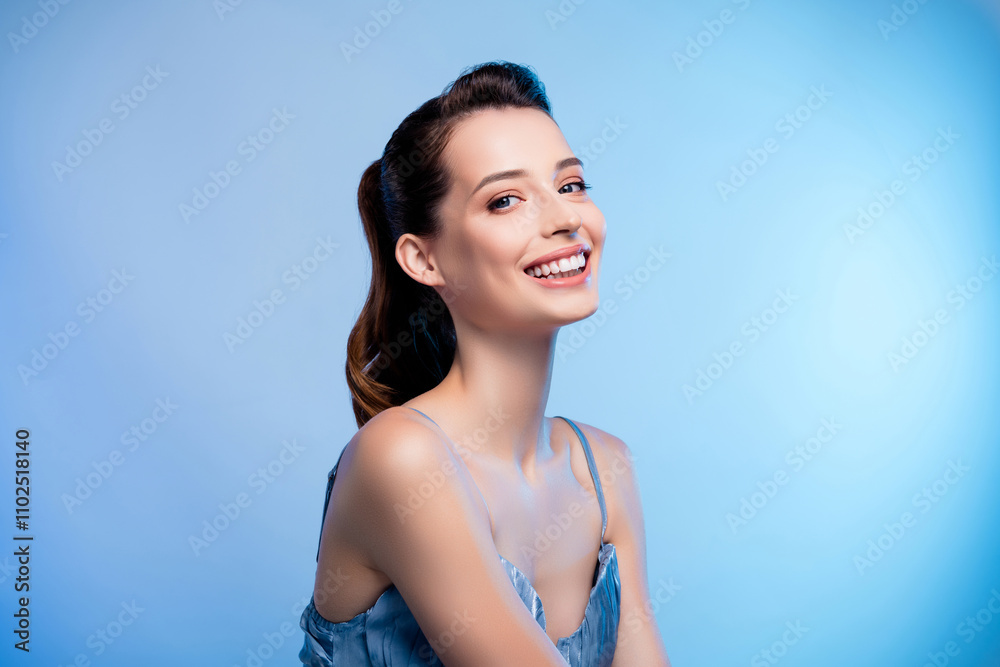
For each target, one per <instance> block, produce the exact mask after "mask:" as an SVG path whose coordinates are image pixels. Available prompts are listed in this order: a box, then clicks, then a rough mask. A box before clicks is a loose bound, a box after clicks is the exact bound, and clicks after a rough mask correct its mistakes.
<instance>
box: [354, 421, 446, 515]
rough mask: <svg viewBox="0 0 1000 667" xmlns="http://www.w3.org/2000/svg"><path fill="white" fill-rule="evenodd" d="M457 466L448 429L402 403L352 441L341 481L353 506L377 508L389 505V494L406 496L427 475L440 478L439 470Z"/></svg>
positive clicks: (372, 509)
mask: <svg viewBox="0 0 1000 667" xmlns="http://www.w3.org/2000/svg"><path fill="white" fill-rule="evenodd" d="M454 470H455V456H454V453H453V452H452V450H451V448H450V447H449V446H448V444H447V442H446V441H445V439H444V438H443V437H442V435H441V434H440V433H438V432H437V431H436V430H435V429H433V428H431V427H430V426H429V425H428V424H427V423H426V422H425V421H424V420H422V419H420V418H419V416H418V415H417V414H416V413H415V412H414V411H412V410H407V409H405V408H402V407H398V406H397V407H392V408H389V409H387V410H383V411H382V412H380V413H379V414H377V415H375V416H374V417H372V418H371V419H370V420H369V421H368V422H367V423H365V425H364V426H362V427H361V429H360V430H358V432H357V433H356V434H355V435H354V437H353V438H352V439H351V441H350V442H349V443H348V444H347V448H346V451H345V452H344V457H343V460H342V461H341V464H340V467H339V468H338V471H337V484H336V486H340V487H341V489H340V494H341V496H342V497H344V498H345V500H346V499H348V498H349V499H350V500H349V501H347V502H349V503H350V505H351V506H356V507H359V508H365V509H367V510H368V511H375V510H377V509H379V508H380V507H382V509H385V508H384V507H383V506H384V504H385V503H384V500H385V499H395V500H397V501H399V500H401V499H405V495H406V494H405V490H407V489H413V488H417V487H418V486H419V485H420V483H421V482H426V481H427V478H426V475H430V476H431V478H433V479H434V480H435V481H439V480H440V478H438V477H435V476H434V474H433V473H434V471H442V472H444V473H448V472H450V471H454ZM401 491H402V493H401ZM341 502H345V501H341ZM404 508H405V506H404ZM397 509H398V508H397ZM377 518H384V517H377Z"/></svg>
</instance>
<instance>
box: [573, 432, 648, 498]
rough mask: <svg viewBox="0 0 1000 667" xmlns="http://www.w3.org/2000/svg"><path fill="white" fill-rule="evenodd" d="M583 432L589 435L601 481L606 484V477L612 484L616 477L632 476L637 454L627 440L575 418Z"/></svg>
mask: <svg viewBox="0 0 1000 667" xmlns="http://www.w3.org/2000/svg"><path fill="white" fill-rule="evenodd" d="M573 423H575V424H576V425H577V426H579V427H580V430H581V431H583V434H584V435H585V436H587V442H588V443H589V444H590V450H591V451H592V452H593V453H594V462H595V463H596V464H597V469H598V471H599V472H600V473H601V483H602V485H605V478H607V479H609V480H610V481H611V482H612V484H613V483H614V481H615V479H614V478H615V477H621V476H627V477H629V478H630V480H628V481H631V477H632V468H633V464H634V462H635V455H634V454H633V453H632V450H631V449H630V448H629V446H628V445H627V444H625V441H624V440H622V439H621V438H619V437H618V436H616V435H612V434H611V433H608V432H607V431H604V430H602V429H599V428H597V427H596V426H591V425H590V424H585V423H583V422H580V421H577V420H575V419H574V420H573Z"/></svg>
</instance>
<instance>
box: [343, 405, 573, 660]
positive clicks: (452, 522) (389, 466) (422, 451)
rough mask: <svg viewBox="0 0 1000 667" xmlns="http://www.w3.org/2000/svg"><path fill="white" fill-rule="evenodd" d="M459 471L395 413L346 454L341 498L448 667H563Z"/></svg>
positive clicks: (418, 423) (402, 411)
mask: <svg viewBox="0 0 1000 667" xmlns="http://www.w3.org/2000/svg"><path fill="white" fill-rule="evenodd" d="M460 463H461V462H460V459H459V458H458V456H457V455H456V454H455V453H454V452H453V450H452V448H451V445H450V442H449V441H448V440H447V438H446V437H445V436H444V435H443V434H441V433H440V432H439V431H438V430H437V429H436V428H434V427H433V426H432V425H430V424H429V423H427V422H425V421H423V420H422V419H421V418H420V416H419V415H417V413H415V412H414V411H412V410H408V409H406V408H399V407H397V408H389V409H388V410H385V411H384V412H382V413H379V414H378V415H376V416H375V417H374V418H372V419H371V420H370V421H369V422H367V423H366V424H365V425H364V427H363V428H362V429H361V430H359V432H358V434H357V435H356V437H355V438H354V439H352V441H351V442H350V443H348V449H347V450H345V452H344V459H343V464H344V465H346V466H348V469H349V470H350V474H349V475H348V476H347V477H346V478H345V480H346V481H347V484H345V487H344V488H343V489H342V490H341V491H342V492H343V493H345V494H346V496H345V497H349V500H350V505H351V507H352V508H353V511H354V513H355V514H356V516H354V517H353V523H354V526H355V533H354V535H355V541H356V543H357V544H358V548H359V551H360V552H361V554H362V555H363V556H364V557H365V558H366V559H368V560H369V562H370V563H371V564H372V566H373V567H374V568H375V569H377V570H378V571H380V572H382V573H383V574H384V575H385V576H386V577H387V578H388V579H389V581H390V582H391V583H392V584H393V585H395V587H396V589H397V590H398V591H399V594H400V595H401V596H402V598H403V600H404V601H405V603H406V606H407V608H408V609H409V610H410V611H411V612H412V614H413V617H414V619H415V620H416V621H417V624H418V625H419V626H420V629H421V630H422V631H423V633H424V635H425V636H426V637H428V638H429V640H430V641H431V644H432V645H434V649H435V651H437V650H438V648H441V652H443V651H444V650H447V654H448V655H447V661H446V664H448V665H449V666H456V667H466V666H472V665H475V666H476V667H482V666H487V667H492V666H493V665H497V666H499V665H509V664H531V665H545V666H546V667H555V666H556V665H560V664H565V663H564V662H562V659H561V656H560V654H559V651H558V650H557V649H556V647H555V645H554V644H553V643H552V641H551V640H549V638H548V637H547V636H546V634H545V632H544V630H542V628H541V627H540V626H539V624H538V623H537V622H536V621H535V618H534V616H533V614H532V613H531V611H530V610H529V609H528V607H527V606H526V605H525V604H524V602H523V601H522V599H521V597H520V596H519V594H518V592H517V590H516V589H515V588H514V587H513V586H511V582H510V579H509V577H508V573H507V571H506V569H505V568H504V565H503V564H502V562H501V560H500V558H499V555H498V553H497V551H496V546H495V544H494V543H493V536H492V534H491V531H490V525H489V517H488V515H487V514H486V512H485V505H484V503H483V502H482V498H481V497H479V496H478V492H477V491H476V490H475V486H474V485H473V484H472V483H471V479H470V478H469V476H468V473H467V472H466V471H465V469H464V468H463V467H462V466H461V465H460ZM338 478H339V471H338ZM339 483H340V480H339V479H338V481H337V484H335V485H334V488H336V486H337V485H338V484H339ZM336 502H337V501H335V500H334V498H333V497H332V496H331V500H330V503H331V505H330V506H331V507H334V506H335V505H336ZM435 642H436V644H435ZM422 657H424V658H429V657H430V656H422Z"/></svg>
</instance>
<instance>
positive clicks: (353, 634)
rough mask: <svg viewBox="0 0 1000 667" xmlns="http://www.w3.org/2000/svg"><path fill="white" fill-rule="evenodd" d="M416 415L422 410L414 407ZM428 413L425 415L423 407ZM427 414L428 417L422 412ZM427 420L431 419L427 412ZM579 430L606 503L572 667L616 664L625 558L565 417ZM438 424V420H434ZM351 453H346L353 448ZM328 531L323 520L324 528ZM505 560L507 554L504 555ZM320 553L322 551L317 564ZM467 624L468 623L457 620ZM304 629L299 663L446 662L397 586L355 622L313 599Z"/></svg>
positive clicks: (521, 577)
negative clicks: (611, 538) (327, 613)
mask: <svg viewBox="0 0 1000 667" xmlns="http://www.w3.org/2000/svg"><path fill="white" fill-rule="evenodd" d="M411 409H413V410H416V408H411ZM416 411H417V412H420V411H419V410H416ZM420 414H422V415H424V413H422V412H420ZM424 416H425V417H427V415H424ZM560 418H561V419H564V420H565V421H566V422H568V423H569V424H570V426H572V427H573V430H574V431H576V434H577V436H578V437H579V438H580V442H581V443H582V444H583V449H584V453H585V454H586V456H587V465H588V466H589V467H590V475H591V477H592V478H593V480H594V486H595V488H596V490H597V499H598V502H599V504H600V506H601V548H600V551H599V552H598V557H597V565H596V567H595V573H594V583H593V586H592V588H591V591H590V599H589V600H588V602H587V609H586V612H585V613H584V618H583V621H582V622H581V623H580V625H579V627H577V629H576V631H574V632H573V634H571V635H569V636H568V637H561V638H560V639H559V640H558V641H557V642H556V648H557V649H558V650H559V652H560V653H561V654H562V656H563V658H565V660H566V662H567V663H569V665H570V667H608V666H609V665H610V664H611V661H612V659H613V658H614V652H615V645H616V644H617V641H618V623H619V617H620V604H621V581H620V579H619V576H618V556H617V554H616V552H615V545H614V544H610V543H605V542H604V532H605V530H606V528H607V525H608V512H607V507H606V505H605V503H604V491H603V489H602V488H601V480H600V475H599V474H598V472H597V466H596V464H595V463H594V455H593V453H592V452H591V449H590V443H589V442H587V438H586V436H584V434H583V432H582V431H581V430H580V429H579V428H578V427H577V425H576V424H574V423H573V422H572V421H570V420H569V419H567V418H566V417H560ZM427 419H430V420H431V422H433V421H434V420H433V419H431V418H430V417H427ZM345 450H346V448H345ZM343 455H344V452H343V451H342V452H341V453H340V457H339V458H338V459H337V463H336V465H334V467H333V470H331V471H330V474H329V480H328V482H327V487H326V503H325V504H324V506H323V507H324V509H323V518H324V520H325V518H326V507H327V505H328V504H329V501H330V491H331V490H332V488H333V481H334V478H335V477H336V474H337V467H338V466H339V465H340V459H341V458H343ZM320 525H321V526H322V522H321V524H320ZM498 556H499V554H498ZM318 558H319V553H318V551H317V560H318ZM499 558H500V561H501V562H502V563H503V565H504V569H506V571H507V575H508V576H509V577H510V580H511V584H512V585H513V586H514V589H515V590H516V591H517V593H518V595H519V596H520V598H521V600H522V601H523V602H524V604H525V606H526V607H527V608H528V610H529V611H530V612H531V613H532V615H533V616H534V617H535V620H536V621H537V622H538V625H539V626H540V627H541V628H542V630H544V629H545V611H544V609H543V608H542V601H541V598H539V597H538V593H537V592H536V591H535V588H534V587H533V586H532V585H531V582H530V581H529V580H528V577H527V576H525V574H524V573H523V572H521V570H519V569H518V568H517V567H516V566H515V565H514V564H513V563H511V562H510V561H508V560H507V559H506V558H504V557H503V556H499ZM457 620H459V622H461V619H457ZM299 626H300V627H301V628H302V630H303V631H304V632H305V641H304V643H303V646H302V649H301V650H300V651H299V660H301V661H302V663H303V664H304V665H309V666H310V667H331V666H337V667H340V666H341V665H349V666H358V667H417V666H420V665H441V664H442V663H441V661H440V659H439V658H438V656H437V654H436V653H435V652H434V650H433V648H432V647H431V645H430V643H429V642H428V641H427V638H426V637H425V636H424V634H423V632H422V631H421V630H420V627H419V626H418V625H417V621H416V619H414V617H413V614H412V613H411V612H410V610H409V608H408V607H407V606H406V603H405V602H404V601H403V597H402V596H401V595H400V593H399V591H398V590H397V589H396V587H395V586H393V585H391V584H390V586H389V588H387V589H386V590H385V591H384V592H383V593H382V595H380V596H379V598H378V599H377V600H376V601H375V604H373V605H372V606H371V607H370V608H369V609H367V610H365V611H363V612H361V613H359V614H358V615H357V616H355V617H354V618H352V619H350V620H347V621H342V622H340V623H332V622H330V621H329V620H327V619H325V618H323V617H322V616H321V615H320V614H319V612H318V611H317V610H316V607H315V605H314V600H312V599H310V601H309V604H308V605H307V606H306V608H305V611H303V612H302V617H301V619H300V621H299Z"/></svg>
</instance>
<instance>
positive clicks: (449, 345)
mask: <svg viewBox="0 0 1000 667" xmlns="http://www.w3.org/2000/svg"><path fill="white" fill-rule="evenodd" d="M508 107H515V108H517V107H534V108H537V109H540V110H542V111H544V112H545V113H547V114H549V116H550V117H551V115H552V111H551V108H550V106H549V100H548V97H547V96H546V94H545V86H544V85H543V84H542V82H541V81H539V80H538V78H537V76H536V75H535V73H534V72H533V71H532V70H531V68H529V67H527V66H524V65H515V64H513V63H509V62H504V61H497V62H489V63H484V64H481V65H478V66H475V67H472V68H468V69H466V70H465V71H463V72H462V74H461V75H460V76H459V78H458V79H456V80H455V81H453V82H452V83H451V84H449V85H448V86H446V87H445V89H444V92H442V93H441V95H439V96H437V97H434V98H432V99H430V100H428V101H427V102H425V103H424V104H422V105H421V106H420V107H419V108H418V109H417V110H416V111H414V112H412V113H411V114H410V115H408V116H407V117H406V118H405V119H404V120H403V122H402V123H400V125H399V127H398V128H396V130H395V131H394V132H393V133H392V137H390V139H389V142H388V143H387V144H386V145H385V150H384V151H383V152H382V157H381V158H379V159H378V160H376V161H375V162H372V163H371V164H370V165H369V166H368V168H367V169H365V172H364V174H363V175H362V176H361V184H360V185H359V186H358V210H359V211H360V213H361V222H362V224H363V225H364V229H365V237H366V238H367V240H368V248H369V250H370V251H371V257H372V279H371V287H370V288H369V290H368V298H367V300H366V301H365V305H364V307H363V308H362V309H361V313H360V314H359V315H358V319H357V322H355V324H354V327H353V328H352V329H351V333H350V335H349V336H348V338H347V363H346V364H345V370H346V373H347V385H348V387H349V388H350V391H351V402H352V404H353V406H354V417H355V419H356V420H357V422H358V427H359V428H360V427H361V426H363V425H364V424H365V423H366V422H367V421H368V420H369V419H371V418H372V417H374V416H375V415H377V414H378V413H379V412H381V411H383V410H385V409H386V408H389V407H392V406H394V405H401V404H403V403H405V402H406V401H408V400H410V399H411V398H413V397H414V396H418V395H420V394H422V393H424V392H425V391H428V390H429V389H431V388H433V387H435V386H436V385H437V384H438V383H439V382H441V380H443V379H444V376H445V374H446V373H447V372H448V370H449V369H450V368H451V363H452V361H453V360H454V358H455V345H456V339H455V325H454V322H452V319H451V314H450V312H449V311H448V307H447V304H446V301H449V300H450V299H449V298H448V296H446V297H445V298H444V299H442V297H441V296H440V295H439V294H438V293H437V291H436V290H435V289H434V288H433V287H430V286H428V285H423V284H421V283H418V282H417V281H415V280H413V279H412V278H411V277H410V276H409V275H407V274H406V273H405V272H404V271H403V269H402V268H401V267H400V266H399V263H398V262H397V261H396V241H397V240H398V239H399V237H400V236H402V235H403V234H406V233H410V234H415V235H417V236H420V237H423V238H429V239H433V238H435V237H436V236H437V235H438V234H439V232H440V229H441V227H440V225H441V221H440V218H439V216H438V208H439V206H440V203H441V200H442V198H443V197H444V196H445V194H446V193H447V191H448V187H449V185H450V180H449V173H448V171H447V169H446V166H445V165H444V164H443V161H442V159H441V156H442V153H443V151H444V148H445V146H446V145H447V142H448V139H449V137H450V136H451V133H452V131H453V130H454V128H455V126H456V125H457V123H458V121H460V120H462V119H463V118H466V117H467V116H469V115H471V114H473V113H475V112H476V111H479V110H483V109H503V108H508Z"/></svg>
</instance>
